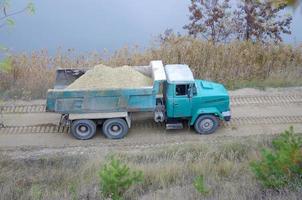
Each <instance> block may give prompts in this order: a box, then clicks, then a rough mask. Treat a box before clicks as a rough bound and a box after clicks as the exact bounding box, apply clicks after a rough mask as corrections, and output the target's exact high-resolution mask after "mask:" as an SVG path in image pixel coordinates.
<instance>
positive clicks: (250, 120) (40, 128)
mask: <svg viewBox="0 0 302 200" xmlns="http://www.w3.org/2000/svg"><path fill="white" fill-rule="evenodd" d="M296 123H298V124H301V123H302V115H301V116H264V117H262V116H260V117H257V116H256V117H255V116H248V117H236V118H233V119H232V120H231V121H230V122H224V123H223V124H222V126H223V127H233V126H240V125H257V124H259V125H264V124H296ZM157 128H160V129H164V128H165V127H164V125H163V124H156V123H155V122H153V121H152V120H148V121H144V122H134V123H133V125H132V129H135V130H136V131H139V130H144V129H157ZM66 132H68V128H67V127H63V126H59V125H55V124H41V125H33V126H6V127H2V128H0V134H29V133H66Z"/></svg>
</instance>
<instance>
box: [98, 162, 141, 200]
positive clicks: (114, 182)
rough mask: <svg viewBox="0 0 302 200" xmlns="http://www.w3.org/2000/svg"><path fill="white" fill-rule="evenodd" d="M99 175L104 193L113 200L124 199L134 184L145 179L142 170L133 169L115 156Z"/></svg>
mask: <svg viewBox="0 0 302 200" xmlns="http://www.w3.org/2000/svg"><path fill="white" fill-rule="evenodd" d="M99 176H100V186H101V192H102V195H103V196H104V197H105V198H112V199H113V200H117V199H122V196H123V194H124V193H125V192H126V191H127V190H128V189H129V188H130V187H131V186H132V185H134V184H135V183H138V182H141V181H142V180H143V174H142V172H141V171H131V170H130V168H129V167H128V166H127V165H125V164H122V163H121V161H120V160H118V159H115V158H113V157H112V158H111V160H110V162H109V163H107V164H105V165H104V166H103V167H102V168H101V170H100V172H99Z"/></svg>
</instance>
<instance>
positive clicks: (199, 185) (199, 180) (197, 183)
mask: <svg viewBox="0 0 302 200" xmlns="http://www.w3.org/2000/svg"><path fill="white" fill-rule="evenodd" d="M193 185H194V187H195V189H196V190H197V191H198V192H199V193H200V194H203V195H207V194H208V193H209V190H208V189H207V188H206V186H205V184H204V177H203V176H202V175H201V176H197V177H196V178H195V180H194V183H193Z"/></svg>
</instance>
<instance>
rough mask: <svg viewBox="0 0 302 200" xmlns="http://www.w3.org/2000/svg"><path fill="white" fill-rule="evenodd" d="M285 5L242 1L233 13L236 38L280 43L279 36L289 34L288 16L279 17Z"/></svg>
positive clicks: (263, 0)
mask: <svg viewBox="0 0 302 200" xmlns="http://www.w3.org/2000/svg"><path fill="white" fill-rule="evenodd" d="M285 7H286V4H279V5H278V6H274V4H273V3H271V2H270V1H266V0H260V1H258V0H243V1H242V3H240V4H239V6H238V9H236V10H235V11H234V17H233V21H234V25H235V26H234V30H235V31H236V33H237V34H236V37H237V38H238V39H244V40H254V41H261V42H267V41H270V40H271V41H274V42H280V41H282V38H281V34H291V31H290V24H291V21H292V17H291V16H290V15H283V16H282V15H281V14H280V13H281V11H283V10H284V8H285Z"/></svg>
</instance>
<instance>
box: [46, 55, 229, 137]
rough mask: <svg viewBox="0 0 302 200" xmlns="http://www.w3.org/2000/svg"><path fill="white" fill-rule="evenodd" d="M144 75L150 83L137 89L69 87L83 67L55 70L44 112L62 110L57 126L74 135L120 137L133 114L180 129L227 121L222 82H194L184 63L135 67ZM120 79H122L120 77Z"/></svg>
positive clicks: (207, 129) (205, 128) (203, 129)
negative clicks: (144, 114) (150, 115)
mask: <svg viewBox="0 0 302 200" xmlns="http://www.w3.org/2000/svg"><path fill="white" fill-rule="evenodd" d="M135 69H137V71H140V72H143V73H145V74H149V76H151V77H152V80H153V85H152V86H144V87H140V88H113V89H108V88H106V89H91V90H89V89H77V90H74V89H68V88H66V87H67V86H68V85H70V84H71V83H72V82H73V81H75V80H76V79H78V78H79V77H81V76H82V75H83V74H85V72H86V71H87V70H84V69H58V70H57V72H56V82H55V87H54V89H49V90H48V91H47V101H46V111H47V112H55V113H60V114H61V119H60V124H61V125H65V126H68V127H69V132H70V133H71V134H72V135H73V136H74V137H75V138H77V139H80V140H87V139H91V138H92V137H94V136H95V134H96V131H97V129H98V128H101V130H102V132H103V134H104V135H105V136H106V137H107V138H110V139H121V138H123V137H125V136H126V134H127V133H128V131H129V129H130V128H131V121H132V117H131V116H132V114H133V113H136V112H152V113H153V119H154V123H162V124H165V126H164V127H165V128H166V129H180V128H183V127H184V123H187V124H188V125H189V126H190V127H192V128H194V129H195V131H196V132H197V133H198V134H211V133H214V132H215V131H216V129H217V128H218V127H219V124H220V122H221V121H229V120H230V119H231V113H230V100H229V95H228V92H227V90H226V89H225V87H224V86H223V85H222V84H219V83H215V82H210V81H206V80H196V79H194V77H193V73H192V71H191V70H190V68H189V66H188V65H185V64H172V65H165V66H164V65H163V63H162V61H158V60H157V61H151V62H150V65H149V66H141V67H135ZM124 78H125V79H126V78H127V77H124Z"/></svg>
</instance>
